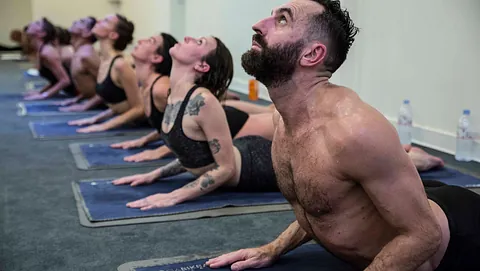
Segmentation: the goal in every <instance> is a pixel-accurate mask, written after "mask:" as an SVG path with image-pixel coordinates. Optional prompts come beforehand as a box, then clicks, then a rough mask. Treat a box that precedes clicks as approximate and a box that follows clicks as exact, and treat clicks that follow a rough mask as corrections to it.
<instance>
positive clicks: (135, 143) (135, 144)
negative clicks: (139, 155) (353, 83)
mask: <svg viewBox="0 0 480 271" xmlns="http://www.w3.org/2000/svg"><path fill="white" fill-rule="evenodd" d="M145 144H146V142H145V140H144V139H143V138H139V139H135V140H129V141H124V142H120V143H115V144H112V145H110V147H112V148H114V149H124V150H129V149H136V148H140V147H143V146H145Z"/></svg>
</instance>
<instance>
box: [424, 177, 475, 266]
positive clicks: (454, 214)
mask: <svg viewBox="0 0 480 271" xmlns="http://www.w3.org/2000/svg"><path fill="white" fill-rule="evenodd" d="M425 192H426V193H427V196H428V198H429V199H431V200H433V201H434V202H436V203H437V204H438V205H439V206H440V207H441V208H442V210H443V211H444V212H445V215H446V216H447V218H448V223H449V228H450V242H449V244H448V248H447V251H446V252H445V256H444V257H443V259H442V261H441V262H440V265H439V266H438V268H437V269H436V271H447V270H448V271H449V270H458V271H460V270H461V271H470V270H471V271H474V270H475V271H478V270H480V261H479V260H478V258H477V257H478V256H479V255H480V195H478V194H476V193H474V192H472V191H470V190H468V189H465V188H462V187H459V186H451V185H443V186H440V187H426V188H425Z"/></svg>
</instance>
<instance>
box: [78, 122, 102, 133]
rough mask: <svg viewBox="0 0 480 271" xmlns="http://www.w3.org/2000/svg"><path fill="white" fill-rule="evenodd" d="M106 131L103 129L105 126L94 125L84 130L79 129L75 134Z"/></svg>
mask: <svg viewBox="0 0 480 271" xmlns="http://www.w3.org/2000/svg"><path fill="white" fill-rule="evenodd" d="M106 130H107V127H105V125H103V124H96V125H91V126H88V127H85V128H80V129H78V130H77V132H78V133H82V134H88V133H95V132H103V131H106Z"/></svg>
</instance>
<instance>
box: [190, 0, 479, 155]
mask: <svg viewBox="0 0 480 271" xmlns="http://www.w3.org/2000/svg"><path fill="white" fill-rule="evenodd" d="M286 1H287V0H269V1H258V0H243V1H227V0H202V1H198V0H186V23H185V24H186V26H185V29H186V34H187V35H192V36H202V35H211V34H213V35H215V36H218V37H219V38H221V39H222V40H223V41H224V42H225V43H226V45H227V46H228V47H229V48H230V51H231V52H232V54H233V57H234V61H235V77H234V81H233V83H232V86H231V88H232V89H234V90H237V91H242V92H247V89H248V87H247V81H248V80H249V79H250V77H249V76H248V75H247V74H245V72H244V71H243V69H242V67H241V64H240V58H241V55H242V54H243V53H244V52H245V51H246V50H248V48H249V47H250V44H251V36H252V34H253V31H252V30H251V26H252V25H253V24H254V23H255V22H257V21H258V20H259V19H261V18H264V17H266V16H268V15H269V14H270V11H271V10H272V8H274V7H275V6H278V5H281V4H283V3H285V2H286ZM358 2H359V1H358V0H344V1H342V4H343V6H344V7H346V8H347V9H348V10H349V11H350V13H351V16H352V18H353V19H354V21H355V23H356V25H357V26H359V27H360V28H361V32H360V34H359V36H358V37H357V40H356V42H355V43H354V45H353V47H352V49H351V51H350V53H349V56H348V59H347V61H346V63H345V64H344V65H343V66H342V67H341V68H340V70H339V71H337V73H336V74H335V75H334V77H333V78H332V81H333V82H335V83H338V84H342V85H345V86H348V87H350V88H352V89H353V90H355V91H356V92H357V93H359V95H360V96H361V97H362V98H363V99H364V100H365V101H366V102H367V103H369V104H371V105H373V106H374V107H376V108H377V109H378V110H379V111H381V112H382V113H383V114H385V116H386V117H387V118H388V119H390V120H391V121H394V120H395V118H396V114H397V111H398V109H399V107H400V104H401V102H402V100H403V99H406V98H408V99H410V100H411V102H412V105H413V109H414V125H415V131H414V139H415V141H416V142H417V143H421V144H423V145H426V146H430V147H433V148H436V149H439V150H442V151H446V152H450V153H453V152H454V150H455V129H456V122H457V119H458V118H459V116H460V114H461V113H462V110H463V109H464V108H469V109H471V110H472V119H473V125H474V128H476V130H477V131H478V130H480V112H478V110H477V108H479V107H478V106H475V105H476V104H478V103H479V102H480V91H479V90H480V87H479V83H478V80H476V79H477V76H478V73H479V71H480V52H479V50H478V44H480V35H479V34H478V33H479V32H478V26H479V25H480V12H479V11H480V1H478V0H461V1H447V0H422V1H417V0H394V1H393V0H389V1H385V0H362V1H361V4H360V3H358ZM205 14H209V15H208V16H206V15H205ZM261 97H263V98H266V97H268V94H267V92H266V90H265V89H263V91H262V92H261ZM476 110H477V111H476ZM475 156H476V159H478V160H480V146H477V148H476V154H475Z"/></svg>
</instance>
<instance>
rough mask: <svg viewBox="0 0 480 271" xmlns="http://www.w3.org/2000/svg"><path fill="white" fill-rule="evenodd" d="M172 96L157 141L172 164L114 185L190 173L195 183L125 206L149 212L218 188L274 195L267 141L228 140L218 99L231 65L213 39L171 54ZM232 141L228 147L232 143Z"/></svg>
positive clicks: (183, 46)
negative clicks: (170, 155) (167, 151)
mask: <svg viewBox="0 0 480 271" xmlns="http://www.w3.org/2000/svg"><path fill="white" fill-rule="evenodd" d="M170 54H171V56H172V59H173V68H172V73H171V76H170V87H171V93H170V95H169V97H168V104H167V107H166V110H165V115H164V117H163V123H162V127H161V131H162V139H163V141H164V142H165V144H166V145H167V146H168V147H169V148H170V149H171V150H172V152H173V153H174V154H175V155H176V156H177V159H176V160H175V161H174V162H172V163H170V164H168V165H166V166H164V167H162V168H159V169H157V170H155V171H153V172H150V173H147V174H141V175H135V176H130V177H125V178H121V179H118V180H115V181H114V182H113V183H114V184H115V185H120V184H131V185H139V184H148V183H152V182H153V181H154V180H156V179H158V178H162V177H168V176H172V175H177V174H179V173H182V172H185V171H189V172H190V173H192V174H193V175H195V176H197V179H196V180H195V181H193V182H191V183H189V184H188V185H186V186H184V187H183V188H180V189H178V190H175V191H173V192H171V193H168V194H156V195H152V196H150V197H147V198H145V199H140V200H138V201H135V202H131V203H129V204H128V205H127V206H128V207H131V208H141V209H142V210H148V209H152V208H161V207H167V206H172V205H176V204H179V203H181V202H184V201H188V200H192V199H194V198H197V197H200V196H202V195H204V194H207V193H209V192H212V191H214V190H216V189H217V188H220V187H225V188H226V187H228V188H230V189H234V190H237V191H252V192H253V191H255V192H265V191H278V187H277V184H276V179H275V174H274V171H273V166H272V159H271V141H270V140H267V139H265V138H263V137H260V136H248V137H242V138H239V139H236V140H234V141H233V140H232V136H231V134H230V131H229V127H228V124H227V119H226V114H225V110H224V109H223V108H222V105H221V104H220V102H219V97H222V95H223V94H224V93H225V91H227V89H228V86H229V85H230V82H231V80H232V77H233V60H232V56H231V54H230V52H229V50H228V49H227V48H226V47H225V45H224V44H223V43H222V42H221V41H220V40H219V39H218V38H214V37H203V38H200V39H194V38H190V37H186V38H185V41H184V42H182V43H179V44H176V45H175V46H174V47H173V48H172V49H170ZM232 141H233V142H232Z"/></svg>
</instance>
